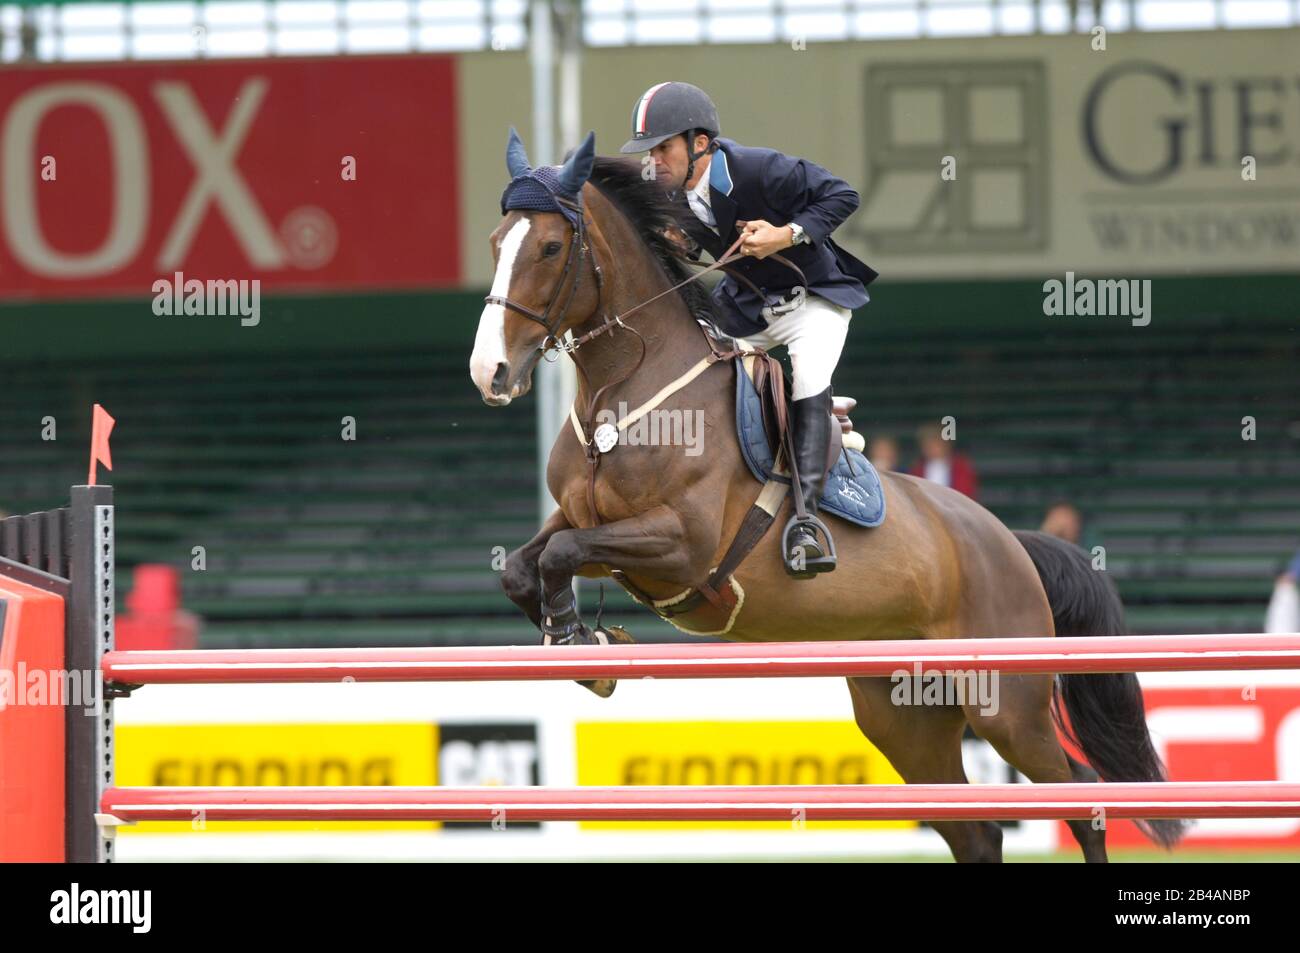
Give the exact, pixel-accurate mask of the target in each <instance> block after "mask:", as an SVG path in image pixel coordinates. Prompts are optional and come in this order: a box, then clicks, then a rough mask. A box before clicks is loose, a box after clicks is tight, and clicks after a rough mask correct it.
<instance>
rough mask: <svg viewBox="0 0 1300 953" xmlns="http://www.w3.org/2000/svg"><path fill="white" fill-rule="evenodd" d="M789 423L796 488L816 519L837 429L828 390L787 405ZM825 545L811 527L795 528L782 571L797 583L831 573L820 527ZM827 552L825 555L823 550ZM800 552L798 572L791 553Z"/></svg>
mask: <svg viewBox="0 0 1300 953" xmlns="http://www.w3.org/2000/svg"><path fill="white" fill-rule="evenodd" d="M790 411H791V412H790V423H791V425H792V426H793V427H794V453H795V460H796V462H797V463H798V466H799V484H800V487H801V489H802V490H803V503H804V509H806V510H807V511H808V515H809V516H816V515H817V501H818V500H820V499H821V495H822V489H823V487H824V486H825V484H826V458H827V456H828V454H829V452H830V441H831V439H832V438H834V437H838V433H837V431H838V425H837V424H836V421H835V418H834V417H832V416H831V389H830V388H829V387H827V388H826V389H825V390H824V391H822V392H821V393H820V394H814V395H812V396H811V397H805V398H804V399H803V400H796V401H794V402H793V403H792V404H791V405H790ZM821 528H822V529H823V530H824V531H825V533H826V544H825V545H823V543H822V541H821V540H819V539H818V538H817V533H816V532H815V531H814V530H813V528H812V527H811V526H808V525H806V524H796V525H795V526H794V527H793V531H792V533H791V534H790V537H789V540H788V542H787V545H786V552H785V557H786V559H785V561H786V569H787V571H789V572H790V574H791V575H793V576H795V577H796V578H798V579H809V578H811V577H812V576H814V575H816V574H817V573H821V572H831V571H832V570H833V569H834V568H835V558H834V550H833V544H832V543H831V538H830V530H829V529H826V527H825V525H824V524H823V525H822V526H821ZM828 547H829V548H831V551H830V552H829V553H828V552H827V548H828ZM798 549H802V550H803V558H802V560H800V562H802V564H803V566H804V568H803V570H799V569H798V568H796V567H797V563H796V564H795V565H793V566H792V552H791V551H792V550H798Z"/></svg>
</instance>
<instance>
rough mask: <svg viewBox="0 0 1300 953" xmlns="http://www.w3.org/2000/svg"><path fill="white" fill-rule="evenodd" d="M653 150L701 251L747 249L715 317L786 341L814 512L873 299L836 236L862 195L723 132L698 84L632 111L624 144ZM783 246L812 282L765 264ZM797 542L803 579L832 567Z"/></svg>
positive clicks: (818, 550) (675, 88)
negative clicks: (843, 362) (834, 388)
mask: <svg viewBox="0 0 1300 953" xmlns="http://www.w3.org/2000/svg"><path fill="white" fill-rule="evenodd" d="M647 150H649V152H650V156H649V157H648V158H647V159H646V160H643V161H646V162H649V161H650V160H653V161H654V165H655V176H656V179H657V180H659V181H660V182H662V183H663V184H664V185H665V186H666V187H667V189H668V190H669V191H670V192H672V193H679V192H682V191H685V195H686V202H687V203H688V204H689V206H690V209H691V211H692V212H693V213H694V216H693V217H691V216H687V217H686V221H687V223H688V224H687V228H688V231H689V237H690V238H691V239H692V240H693V242H694V243H695V244H696V245H697V246H698V247H699V248H703V249H704V250H705V251H708V252H709V254H710V255H711V256H712V257H713V258H714V260H717V259H719V258H721V257H722V255H723V253H724V252H725V251H726V250H727V249H728V248H729V247H730V246H731V244H732V243H733V242H734V241H735V240H736V238H737V235H738V234H740V235H743V236H744V241H743V243H742V244H741V246H740V250H741V251H742V252H743V253H744V254H745V255H746V256H749V257H747V258H745V259H743V260H741V261H737V262H736V263H735V264H733V265H731V266H729V267H730V268H733V269H735V270H736V271H737V272H739V273H740V275H742V276H743V277H744V278H747V279H748V283H747V284H746V283H742V282H737V281H736V279H735V278H733V277H732V276H731V274H728V275H727V276H726V277H725V278H724V279H723V280H722V281H721V282H719V283H718V285H717V286H716V287H715V288H714V291H713V298H714V303H715V306H716V309H717V311H718V313H719V322H718V323H719V324H720V326H721V327H722V330H724V331H726V332H727V333H728V334H732V335H734V336H736V337H743V338H745V339H746V340H747V341H748V342H749V343H750V344H754V345H757V346H759V347H764V348H771V347H775V346H777V345H779V344H784V345H786V346H787V347H788V348H789V351H790V363H791V365H792V366H793V368H794V375H793V376H794V380H793V389H794V394H793V401H794V403H793V406H792V413H791V425H792V427H793V430H794V446H795V458H796V463H797V465H798V468H799V478H800V486H801V488H802V489H803V500H804V506H805V508H806V509H807V510H808V512H809V513H810V514H815V513H816V511H817V500H818V499H819V498H820V497H821V494H822V487H823V483H824V480H825V467H826V459H827V457H828V455H829V453H830V441H831V440H832V439H837V438H838V437H839V427H838V425H836V423H835V420H834V418H833V417H832V416H831V374H832V373H833V372H834V370H835V365H836V364H837V363H838V362H839V359H840V352H841V351H842V350H843V348H844V338H845V336H846V335H847V334H848V329H849V319H850V318H851V317H852V316H853V311H852V309H853V308H860V307H862V306H863V305H864V304H866V303H867V302H868V301H869V300H870V298H869V297H868V295H867V290H866V286H867V285H868V284H870V283H871V282H872V281H873V280H874V279H875V277H876V272H875V271H873V270H872V269H871V268H868V267H867V266H866V265H864V264H863V263H862V262H860V261H858V259H856V258H855V257H853V256H852V255H850V254H849V253H848V252H846V251H845V250H844V249H842V248H840V247H839V245H837V244H836V243H835V242H834V241H832V240H831V238H830V233H831V232H832V231H834V230H835V229H836V228H837V227H839V225H840V224H841V223H842V222H843V221H844V220H845V219H846V218H848V216H849V215H850V214H851V213H852V212H853V210H854V209H856V208H857V207H858V202H859V198H858V193H857V192H855V191H854V190H853V189H852V188H850V187H849V185H848V184H847V183H846V182H844V181H843V180H842V179H839V178H837V177H836V176H834V175H832V174H831V173H830V172H828V171H827V170H826V169H823V168H822V167H821V166H819V165H816V164H815V163H812V162H809V161H808V160H807V159H797V158H794V157H791V156H787V155H784V154H783V153H780V152H777V151H776V150H775V149H765V148H762V147H758V146H742V145H740V144H739V143H737V142H735V141H733V140H731V139H724V138H722V137H720V136H719V124H718V110H717V107H716V106H714V105H713V101H712V100H711V99H710V98H709V96H708V94H707V93H705V92H704V90H702V89H700V88H699V87H696V86H692V85H691V84H689V83H657V84H656V85H654V86H651V87H650V88H649V89H648V90H646V92H645V94H644V95H643V96H641V97H640V98H639V99H638V100H637V101H636V104H635V105H634V106H633V107H632V138H631V139H629V140H628V141H627V142H626V143H625V144H624V145H623V147H622V149H621V151H622V152H625V153H631V152H645V151H647ZM774 252H780V253H781V256H782V257H783V258H786V259H788V260H789V261H790V262H791V263H792V264H794V265H797V266H798V267H799V269H800V270H801V271H802V272H803V275H804V277H805V279H806V280H807V287H806V288H804V287H800V286H799V277H798V275H797V274H796V273H795V272H794V271H793V270H792V269H790V268H788V267H786V266H784V265H782V264H781V263H780V262H779V261H765V260H764V259H766V258H767V257H768V256H769V255H771V254H773V253H774ZM695 257H698V250H695ZM749 285H753V286H754V287H752V288H751V287H749ZM756 290H757V293H756ZM828 535H829V534H828ZM828 542H829V539H828ZM789 549H792V550H802V551H803V559H802V563H803V565H804V566H805V567H806V569H805V570H804V571H797V566H798V563H797V562H795V564H794V566H793V567H792V560H791V558H790V557H791V555H792V554H791V553H789V551H787V553H786V554H785V555H786V568H787V569H788V570H790V571H791V573H792V574H793V575H795V576H797V577H798V578H809V577H811V576H812V575H813V574H814V573H816V572H829V571H830V570H832V569H834V568H835V566H834V561H833V560H832V559H830V558H828V556H827V554H826V553H825V552H824V551H823V549H822V546H821V543H820V542H819V541H818V539H817V536H816V533H814V532H813V531H812V530H811V529H810V528H809V527H808V526H807V525H805V524H802V523H800V524H796V527H795V533H794V535H793V537H792V539H791V541H790V546H789Z"/></svg>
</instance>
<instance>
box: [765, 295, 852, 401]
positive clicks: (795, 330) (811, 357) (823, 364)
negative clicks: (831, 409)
mask: <svg viewBox="0 0 1300 953" xmlns="http://www.w3.org/2000/svg"><path fill="white" fill-rule="evenodd" d="M852 317H853V312H852V311H850V310H849V309H848V308H841V307H840V306H839V305H837V304H832V303H831V302H829V301H827V300H826V299H825V298H822V297H820V296H818V295H813V294H810V295H808V297H807V298H806V299H805V301H804V304H803V306H802V307H800V308H797V309H796V310H794V311H791V312H790V313H789V314H783V315H781V316H780V317H778V318H776V319H775V320H773V321H772V322H771V323H770V324H768V326H767V329H766V330H764V331H760V332H758V333H757V334H752V335H749V336H748V337H746V338H745V340H746V341H748V342H749V343H750V344H752V345H754V346H756V347H761V348H764V349H767V350H771V349H772V348H774V347H776V346H777V345H779V344H784V345H785V346H786V347H788V348H789V349H790V364H791V365H792V366H793V368H794V381H793V385H794V397H793V399H794V400H803V399H804V398H805V397H811V396H812V395H813V394H820V393H821V392H822V391H824V390H825V389H826V388H827V387H829V386H830V385H831V374H833V373H834V371H835V365H836V364H838V363H839V362H840V354H841V352H843V350H844V338H845V337H846V336H847V335H848V333H849V319H850V318H852Z"/></svg>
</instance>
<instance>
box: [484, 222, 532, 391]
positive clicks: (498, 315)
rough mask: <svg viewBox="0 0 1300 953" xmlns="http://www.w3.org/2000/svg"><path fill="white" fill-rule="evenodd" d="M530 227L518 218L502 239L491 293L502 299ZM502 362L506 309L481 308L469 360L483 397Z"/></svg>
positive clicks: (504, 343)
mask: <svg viewBox="0 0 1300 953" xmlns="http://www.w3.org/2000/svg"><path fill="white" fill-rule="evenodd" d="M531 224H532V220H531V219H529V218H526V217H525V218H521V219H520V220H519V221H517V222H515V224H514V225H513V226H512V227H511V229H510V231H508V232H506V237H505V238H503V239H501V250H500V252H499V253H498V255H497V270H496V274H495V275H494V276H493V277H492V292H491V293H492V294H494V295H499V296H500V297H502V298H507V297H509V296H510V278H511V274H512V273H513V272H514V268H515V259H516V258H517V257H518V255H519V249H520V248H521V247H522V246H523V243H524V236H525V235H526V234H528V226H529V225H531ZM505 359H506V309H505V308H504V307H503V306H501V305H499V304H487V305H484V306H483V314H482V316H481V317H479V319H478V333H477V334H475V335H474V353H473V354H471V355H470V358H469V376H470V377H471V378H472V379H473V380H474V385H475V386H476V387H477V388H478V389H479V392H480V393H481V394H482V395H483V396H484V398H489V397H491V396H492V377H493V376H494V375H495V374H496V372H497V365H498V364H500V363H501V362H502V361H504V360H505ZM493 400H494V401H496V402H500V403H503V404H505V403H509V402H510V398H509V396H508V395H502V396H501V397H498V398H493Z"/></svg>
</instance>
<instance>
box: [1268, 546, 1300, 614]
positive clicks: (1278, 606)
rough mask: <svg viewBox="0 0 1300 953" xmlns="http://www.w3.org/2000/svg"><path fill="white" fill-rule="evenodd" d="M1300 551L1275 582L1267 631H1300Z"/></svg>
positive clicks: (1269, 607) (1269, 608)
mask: <svg viewBox="0 0 1300 953" xmlns="http://www.w3.org/2000/svg"><path fill="white" fill-rule="evenodd" d="M1298 583H1300V552H1297V553H1296V554H1295V556H1294V557H1293V558H1292V559H1291V563H1290V565H1288V566H1287V567H1286V569H1285V570H1284V571H1283V572H1282V575H1280V576H1278V577H1277V579H1276V580H1275V581H1274V583H1273V598H1272V599H1270V600H1269V603H1268V615H1267V616H1266V617H1265V619H1264V631H1265V632H1300V590H1297V584H1298Z"/></svg>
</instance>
